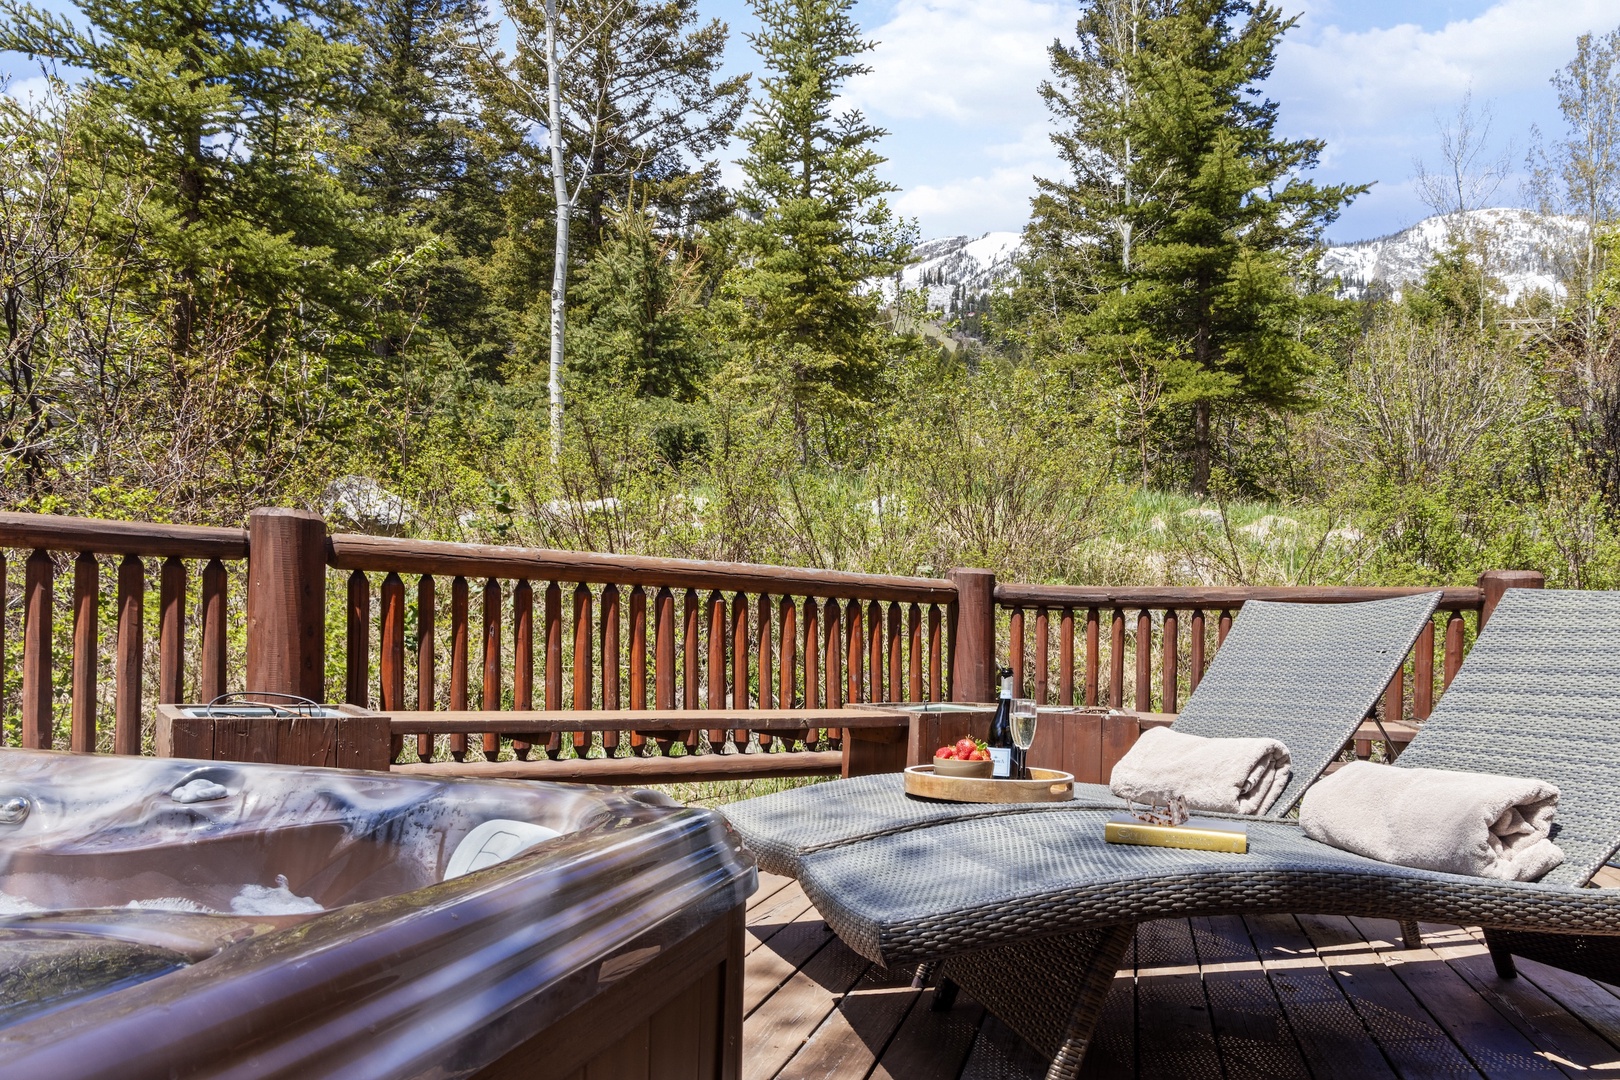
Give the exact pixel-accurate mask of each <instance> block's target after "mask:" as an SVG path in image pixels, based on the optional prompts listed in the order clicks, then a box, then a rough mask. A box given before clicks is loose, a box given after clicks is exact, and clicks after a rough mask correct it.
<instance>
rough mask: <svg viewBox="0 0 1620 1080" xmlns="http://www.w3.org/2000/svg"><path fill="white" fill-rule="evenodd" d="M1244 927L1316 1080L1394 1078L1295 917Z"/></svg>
mask: <svg viewBox="0 0 1620 1080" xmlns="http://www.w3.org/2000/svg"><path fill="white" fill-rule="evenodd" d="M1243 922H1244V925H1245V926H1246V927H1247V928H1248V930H1249V936H1250V939H1251V940H1252V941H1253V942H1254V945H1255V948H1256V950H1257V951H1258V953H1259V956H1260V964H1261V967H1262V968H1263V969H1264V970H1265V973H1266V977H1267V978H1268V979H1270V980H1271V985H1272V987H1273V989H1274V990H1275V991H1276V994H1277V1001H1278V1003H1279V1005H1280V1006H1281V1008H1282V1011H1283V1013H1284V1015H1286V1016H1287V1017H1288V1021H1289V1025H1290V1027H1291V1028H1292V1029H1293V1033H1294V1038H1295V1039H1296V1041H1297V1043H1298V1045H1299V1050H1300V1053H1301V1054H1303V1055H1304V1058H1305V1061H1306V1063H1307V1065H1308V1066H1309V1067H1310V1070H1311V1074H1312V1075H1313V1076H1315V1077H1316V1078H1317V1080H1361V1078H1363V1077H1366V1078H1367V1080H1383V1078H1393V1077H1394V1076H1395V1070H1393V1069H1392V1068H1390V1066H1389V1062H1388V1061H1387V1060H1385V1058H1384V1054H1383V1051H1381V1050H1379V1048H1378V1044H1377V1043H1376V1042H1375V1041H1374V1040H1373V1038H1372V1036H1371V1035H1370V1034H1369V1033H1368V1031H1367V1026H1366V1025H1365V1024H1363V1023H1362V1022H1361V1017H1360V1016H1358V1015H1356V1010H1355V1007H1354V1006H1353V1005H1351V1004H1350V1001H1349V999H1348V998H1346V997H1345V996H1344V992H1343V991H1342V990H1341V989H1340V988H1339V984H1338V983H1337V982H1335V981H1334V978H1333V976H1332V974H1330V973H1329V972H1328V970H1327V968H1326V967H1324V966H1323V964H1322V961H1321V959H1320V958H1319V957H1318V956H1317V955H1316V949H1315V947H1314V946H1313V945H1312V944H1311V940H1310V938H1308V937H1306V936H1305V932H1304V931H1303V930H1301V929H1300V926H1299V923H1297V922H1295V921H1294V917H1293V916H1292V915H1248V916H1245V917H1244V920H1243Z"/></svg>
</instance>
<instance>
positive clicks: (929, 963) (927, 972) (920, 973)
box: [911, 960, 939, 990]
mask: <svg viewBox="0 0 1620 1080" xmlns="http://www.w3.org/2000/svg"><path fill="white" fill-rule="evenodd" d="M937 970H939V961H937V960H926V961H924V962H923V963H921V964H918V965H917V974H915V975H913V976H912V977H911V988H912V989H913V990H921V989H922V988H923V987H925V986H927V985H928V984H929V983H931V982H933V981H934V972H935V971H937Z"/></svg>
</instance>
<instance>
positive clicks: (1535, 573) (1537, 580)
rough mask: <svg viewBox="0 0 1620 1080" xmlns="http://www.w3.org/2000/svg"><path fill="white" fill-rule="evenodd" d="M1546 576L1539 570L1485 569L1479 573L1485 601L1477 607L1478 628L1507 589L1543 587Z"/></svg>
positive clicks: (1545, 583) (1482, 625)
mask: <svg viewBox="0 0 1620 1080" xmlns="http://www.w3.org/2000/svg"><path fill="white" fill-rule="evenodd" d="M1546 586H1547V576H1546V575H1545V574H1543V573H1542V572H1541V571H1540V570H1487V571H1485V572H1484V573H1483V574H1481V575H1479V587H1480V588H1481V589H1482V590H1484V592H1485V601H1484V603H1483V604H1482V605H1480V609H1479V628H1480V629H1481V630H1483V629H1485V623H1486V621H1487V620H1489V619H1490V617H1491V612H1493V611H1495V610H1496V605H1497V604H1499V603H1500V602H1501V600H1502V594H1503V593H1505V592H1507V591H1508V590H1509V589H1543V588H1546Z"/></svg>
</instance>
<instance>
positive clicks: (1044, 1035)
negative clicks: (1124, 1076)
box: [935, 923, 1136, 1080]
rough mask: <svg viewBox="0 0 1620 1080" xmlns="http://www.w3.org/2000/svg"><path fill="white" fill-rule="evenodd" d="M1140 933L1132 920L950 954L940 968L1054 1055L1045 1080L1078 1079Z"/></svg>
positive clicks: (1027, 1038)
mask: <svg viewBox="0 0 1620 1080" xmlns="http://www.w3.org/2000/svg"><path fill="white" fill-rule="evenodd" d="M1135 934H1136V926H1135V925H1134V924H1130V923H1127V924H1125V925H1123V926H1110V927H1104V928H1101V929H1098V930H1079V931H1074V932H1071V933H1066V934H1057V935H1054V936H1052V937H1043V938H1036V939H1034V940H1032V941H1027V942H1020V943H1019V944H1016V945H1003V946H998V947H996V948H992V949H982V950H979V951H977V952H972V953H968V954H966V955H964V956H958V957H952V958H951V959H950V960H947V961H946V962H945V963H944V965H943V967H942V970H943V972H944V975H945V976H946V977H944V978H941V979H940V987H941V988H942V989H943V988H944V986H945V984H946V983H948V982H950V981H951V980H953V979H954V980H956V981H957V982H960V983H961V984H962V989H964V990H966V991H967V992H968V994H970V995H971V996H972V997H973V998H974V1000H976V1001H978V1002H980V1003H981V1004H982V1005H984V1007H985V1008H986V1009H988V1010H989V1011H990V1012H991V1013H992V1014H993V1015H994V1016H995V1017H996V1018H997V1019H998V1020H1000V1021H1001V1022H1002V1023H1004V1024H1006V1025H1007V1026H1008V1027H1010V1028H1012V1029H1013V1030H1014V1031H1015V1032H1017V1033H1018V1034H1019V1035H1020V1036H1021V1037H1022V1038H1023V1039H1024V1040H1025V1041H1026V1042H1028V1043H1029V1044H1030V1045H1031V1046H1033V1047H1034V1048H1035V1049H1036V1050H1038V1051H1040V1052H1041V1053H1043V1054H1046V1055H1048V1056H1049V1057H1050V1058H1051V1059H1052V1064H1051V1067H1050V1068H1049V1069H1048V1070H1047V1073H1046V1077H1047V1080H1074V1077H1075V1076H1077V1075H1078V1074H1079V1071H1080V1062H1081V1060H1082V1059H1083V1058H1084V1057H1085V1055H1086V1049H1087V1048H1088V1047H1089V1046H1090V1044H1091V1039H1092V1035H1093V1032H1094V1031H1095V1029H1096V1026H1097V1020H1098V1018H1099V1017H1100V1016H1101V1015H1102V1006H1103V1001H1104V999H1106V998H1107V997H1108V991H1109V988H1110V987H1112V986H1113V984H1114V974H1115V973H1116V972H1117V971H1118V970H1119V966H1120V963H1121V962H1122V961H1123V960H1124V958H1125V953H1126V950H1128V949H1129V948H1130V946H1131V941H1132V939H1133V938H1134V936H1135ZM935 993H936V995H937V994H938V993H939V991H937V990H936V991H935ZM937 1000H938V999H937V997H936V1001H937Z"/></svg>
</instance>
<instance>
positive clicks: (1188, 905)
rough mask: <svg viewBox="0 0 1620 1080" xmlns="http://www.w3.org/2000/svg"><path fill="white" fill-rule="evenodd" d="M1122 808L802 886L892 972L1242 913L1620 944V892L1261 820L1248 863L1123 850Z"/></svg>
mask: <svg viewBox="0 0 1620 1080" xmlns="http://www.w3.org/2000/svg"><path fill="white" fill-rule="evenodd" d="M1108 817H1109V812H1108V811H1106V810H1080V811H1075V810H1070V811H1047V812H1037V813H1030V814H1021V815H1017V816H1013V817H1007V818H990V817H975V818H969V819H965V820H961V821H955V822H950V823H947V824H940V825H935V826H933V827H930V828H922V829H915V830H912V831H910V832H904V833H896V834H893V835H890V836H884V837H878V838H875V839H870V840H865V841H862V842H860V843H855V844H849V845H845V846H841V847H835V848H828V849H826V850H823V851H819V852H815V853H813V854H810V855H806V856H804V857H802V858H801V860H800V866H799V881H800V883H801V884H802V886H803V887H804V890H805V893H806V895H807V896H808V897H809V898H810V900H811V901H812V902H813V903H814V904H815V905H816V910H817V911H818V912H820V914H821V915H822V917H823V918H825V919H826V920H827V923H828V925H829V926H831V927H832V928H833V930H835V931H836V932H837V933H838V936H839V937H841V938H842V939H843V940H844V941H845V942H846V943H848V944H849V946H850V947H851V948H853V949H855V951H857V952H859V953H861V954H862V955H863V956H865V957H867V958H868V959H870V960H873V961H875V962H878V963H882V964H895V963H909V962H913V961H919V960H932V959H940V958H942V957H947V956H951V955H955V954H960V953H964V952H969V951H972V950H974V949H977V948H983V947H986V946H990V945H997V944H1003V943H1007V942H1012V941H1019V940H1027V939H1029V938H1033V937H1040V936H1042V935H1047V934H1057V933H1062V932H1066V931H1071V930H1078V929H1085V928H1088V927H1096V926H1105V925H1111V924H1119V923H1129V922H1139V921H1141V920H1144V919H1154V918H1164V917H1171V916H1173V917H1186V916H1195V915H1208V914H1223V913H1228V914H1229V913H1233V912H1244V913H1254V912H1300V911H1308V912H1321V913H1327V914H1346V915H1368V916H1383V917H1389V918H1423V919H1432V920H1434V921H1437V922H1450V923H1462V924H1470V925H1483V926H1498V927H1508V928H1519V929H1552V928H1557V929H1562V930H1565V931H1586V932H1599V933H1605V932H1607V933H1620V890H1607V889H1581V888H1573V887H1570V886H1566V885H1549V884H1526V883H1519V882H1501V881H1491V880H1486V879H1482V878H1467V877H1458V876H1456V875H1453V874H1435V873H1429V872H1426V871H1421V870H1412V869H1408V868H1406V867H1400V866H1391V865H1388V864H1386V863H1379V862H1374V861H1373V860H1371V859H1365V858H1362V857H1360V856H1358V855H1352V854H1350V853H1348V852H1343V851H1338V850H1336V849H1334V848H1330V847H1327V846H1326V845H1324V844H1318V843H1316V842H1315V841H1313V840H1311V839H1309V838H1308V837H1306V836H1305V835H1304V833H1303V832H1301V831H1300V829H1299V828H1298V827H1297V826H1295V825H1292V824H1289V823H1287V822H1271V821H1258V820H1251V821H1250V822H1249V824H1248V826H1247V828H1248V834H1249V853H1248V854H1246V855H1231V854H1221V853H1216V852H1203V851H1185V850H1178V849H1172V848H1156V847H1140V846H1134V845H1124V844H1108V843H1105V842H1104V841H1103V824H1104V822H1105V821H1106V820H1107V818H1108Z"/></svg>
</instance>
